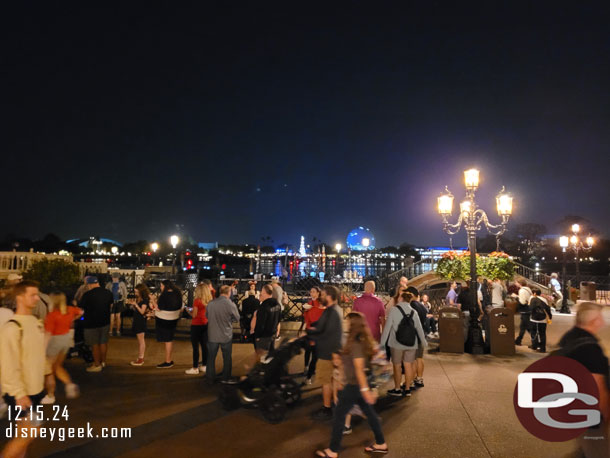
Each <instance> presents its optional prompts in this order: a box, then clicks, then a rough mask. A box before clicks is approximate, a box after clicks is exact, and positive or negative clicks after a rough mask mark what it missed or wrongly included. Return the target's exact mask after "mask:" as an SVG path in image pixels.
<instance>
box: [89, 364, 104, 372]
mask: <svg viewBox="0 0 610 458" xmlns="http://www.w3.org/2000/svg"><path fill="white" fill-rule="evenodd" d="M87 372H102V366H101V365H100V366H96V365H95V364H92V365H91V366H89V367H88V368H87Z"/></svg>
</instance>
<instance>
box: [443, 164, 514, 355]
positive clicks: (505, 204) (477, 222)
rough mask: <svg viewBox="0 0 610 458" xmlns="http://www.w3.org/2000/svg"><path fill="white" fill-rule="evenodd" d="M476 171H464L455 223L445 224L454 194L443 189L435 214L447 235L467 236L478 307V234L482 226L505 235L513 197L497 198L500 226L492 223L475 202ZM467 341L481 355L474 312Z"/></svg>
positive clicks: (477, 182)
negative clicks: (462, 233) (462, 196)
mask: <svg viewBox="0 0 610 458" xmlns="http://www.w3.org/2000/svg"><path fill="white" fill-rule="evenodd" d="M479 175H480V174H479V171H478V170H477V169H469V170H466V171H464V186H465V188H466V198H465V199H464V200H463V201H462V202H461V203H460V214H459V217H458V220H457V222H456V223H455V224H451V223H449V221H448V219H447V218H448V217H449V216H451V214H452V212H453V194H451V192H450V191H449V189H448V188H447V187H446V186H445V191H444V192H442V193H441V195H440V196H439V197H438V199H437V202H438V213H439V215H440V216H441V217H442V219H443V230H444V231H445V232H446V233H447V234H449V235H454V234H457V233H458V232H459V230H460V229H461V227H462V226H464V229H465V231H466V233H467V234H468V247H469V250H470V293H471V295H472V303H473V304H477V302H478V298H477V284H476V281H477V264H476V262H477V258H476V254H477V231H479V230H480V229H481V227H482V225H485V227H486V228H487V231H488V232H489V233H490V234H492V235H495V236H496V237H499V236H500V235H502V234H504V232H506V226H507V224H508V219H509V218H510V216H511V214H512V211H513V198H512V196H511V195H510V194H508V193H506V192H505V190H504V188H502V190H501V191H500V193H499V194H498V195H497V196H496V209H497V211H498V216H500V218H501V222H500V224H496V225H494V224H491V223H490V222H489V219H488V217H487V213H485V211H483V210H482V209H480V208H478V207H477V204H476V202H475V200H474V197H475V191H476V190H477V189H478V187H479V183H480V176H479ZM468 341H469V345H470V351H471V353H473V354H482V353H483V352H484V348H483V336H482V332H481V328H480V326H479V323H478V317H477V316H475V314H474V313H472V314H471V316H470V326H469V336H468Z"/></svg>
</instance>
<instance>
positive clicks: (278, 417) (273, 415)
mask: <svg viewBox="0 0 610 458" xmlns="http://www.w3.org/2000/svg"><path fill="white" fill-rule="evenodd" d="M260 408H261V411H262V413H263V417H264V418H265V420H267V421H268V422H269V423H273V424H275V423H280V422H281V421H282V420H284V418H285V417H286V410H287V409H286V401H284V398H283V397H282V396H281V395H280V394H278V393H276V392H274V391H269V392H268V393H267V394H266V395H265V397H264V398H263V400H262V402H261V405H260Z"/></svg>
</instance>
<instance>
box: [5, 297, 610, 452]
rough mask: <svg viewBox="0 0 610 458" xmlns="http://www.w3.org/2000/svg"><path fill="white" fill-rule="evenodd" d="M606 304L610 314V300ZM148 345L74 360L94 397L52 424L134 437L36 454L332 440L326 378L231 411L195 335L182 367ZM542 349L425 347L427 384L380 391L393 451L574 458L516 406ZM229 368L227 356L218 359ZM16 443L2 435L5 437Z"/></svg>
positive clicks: (364, 430)
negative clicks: (281, 403)
mask: <svg viewBox="0 0 610 458" xmlns="http://www.w3.org/2000/svg"><path fill="white" fill-rule="evenodd" d="M605 313H606V315H607V317H606V318H607V322H608V323H610V308H608V309H607V310H606V312H605ZM573 321H574V318H573V316H567V315H556V316H554V317H553V323H552V325H550V326H549V331H548V342H549V346H550V347H552V346H553V345H554V344H555V343H556V342H557V341H558V340H559V338H560V337H561V335H562V334H563V333H564V332H565V331H567V330H568V329H569V328H570V327H571V326H572V324H573ZM601 338H602V344H603V346H604V347H605V348H606V349H610V326H608V327H606V328H605V329H604V330H603V331H602V336H601ZM525 341H526V342H529V341H528V340H527V338H526V340H525ZM147 345H148V347H147V350H146V358H145V365H144V366H142V367H132V366H130V365H129V361H130V360H132V359H135V356H137V343H136V340H135V338H133V337H127V336H124V337H113V338H111V340H110V345H109V353H108V366H107V367H106V368H105V369H104V371H103V372H101V373H87V372H86V371H85V365H84V363H83V362H82V361H81V360H78V359H77V360H69V361H68V362H67V363H66V367H67V368H68V371H69V372H70V373H71V374H72V376H73V378H74V380H75V382H76V383H78V384H79V385H80V387H81V391H82V396H81V397H80V398H78V399H75V400H66V399H65V397H64V396H63V389H59V390H58V395H57V399H58V404H59V405H61V406H63V405H67V409H68V413H69V418H68V419H67V421H65V420H64V419H62V420H58V421H47V422H46V426H48V427H68V428H69V427H79V426H86V425H87V424H88V423H89V424H90V426H91V427H92V428H93V433H94V435H95V434H99V433H100V431H101V428H131V438H129V439H125V438H123V439H121V438H114V439H110V438H102V437H91V438H87V437H83V438H71V439H66V440H65V441H63V442H62V441H58V440H54V441H49V440H48V439H38V440H36V441H35V442H34V443H33V444H32V446H31V447H30V453H29V454H28V456H30V457H43V456H53V457H81V456H86V457H88V458H94V457H125V458H127V457H130V458H138V457H157V456H159V455H161V456H172V457H191V456H192V457H195V456H197V457H201V456H204V457H223V458H228V457H240V458H244V457H247V458H250V457H299V458H300V457H310V456H313V453H314V451H315V450H316V449H317V448H324V447H326V446H327V445H328V442H329V438H330V428H331V424H330V422H328V421H314V420H312V418H311V413H312V412H313V411H315V410H316V409H318V408H319V407H320V406H321V390H320V387H319V385H316V384H315V383H314V384H313V385H310V386H306V387H304V393H303V399H302V400H301V401H300V403H299V404H298V405H297V406H295V407H294V408H292V409H289V411H288V414H287V417H286V420H285V421H284V422H282V423H280V424H277V425H271V424H269V423H267V422H266V421H265V420H264V419H263V418H262V416H261V414H260V412H259V411H258V410H256V409H250V408H240V409H238V410H235V411H231V412H227V411H224V410H223V409H222V407H221V406H220V403H219V401H218V400H217V394H218V393H217V390H218V387H217V386H214V387H210V386H207V385H206V384H205V383H204V379H203V377H202V376H201V375H199V376H187V375H185V374H184V371H185V370H186V369H187V368H189V367H190V360H191V345H190V342H189V341H188V340H186V338H181V339H180V340H178V341H176V342H175V356H174V361H175V363H176V365H175V366H174V367H173V368H171V369H157V368H155V365H156V364H157V363H159V362H161V361H162V359H163V347H162V344H159V343H157V342H155V341H154V338H153V337H152V336H149V337H147ZM432 347H433V346H432ZM252 354H253V348H252V346H251V345H250V344H234V346H233V375H242V374H244V373H245V368H244V365H245V363H247V362H248V361H249V360H250V359H251V358H252ZM607 354H608V352H607ZM542 356H543V355H541V354H539V353H534V352H532V351H531V350H529V349H528V348H527V347H517V354H516V355H515V356H513V357H495V356H491V355H479V356H473V355H469V354H461V355H456V354H447V353H438V352H435V351H432V349H431V351H429V352H427V353H426V356H425V362H426V368H425V373H424V380H425V387H424V388H422V389H419V390H418V391H417V392H415V393H414V394H413V396H412V397H411V398H405V399H398V400H396V401H394V400H389V399H387V398H386V399H380V401H379V403H378V405H377V406H376V409H377V411H378V413H379V414H380V416H381V418H382V428H383V431H384V434H385V436H386V441H387V443H388V445H389V447H390V453H389V454H388V455H387V456H390V457H407V456H410V457H439V458H440V457H442V458H447V457H473V458H475V457H554V458H555V457H566V456H572V454H573V452H574V450H575V444H574V443H573V442H563V443H551V442H544V441H541V440H539V439H537V438H535V437H534V436H532V435H531V434H529V433H528V432H527V431H526V430H525V429H524V428H523V427H522V426H521V424H520V423H519V421H518V420H517V417H516V415H515V412H514V408H513V401H512V398H513V391H514V389H515V384H516V381H517V375H518V374H519V373H520V372H521V371H522V370H523V369H525V368H526V367H527V366H528V365H530V364H531V363H532V362H534V361H536V360H538V359H539V358H541V357H542ZM221 366H222V363H221V359H220V355H219V359H218V361H217V369H218V370H220V368H221ZM290 366H291V370H292V371H293V372H298V371H302V370H303V359H302V356H297V357H296V358H294V359H293V360H292V361H291V365H290ZM46 412H47V410H45V413H46ZM0 427H1V428H2V431H3V432H4V431H5V428H6V427H7V422H6V420H3V421H0ZM3 437H4V434H3ZM371 441H372V433H371V431H370V429H369V428H368V425H367V424H366V422H361V423H359V424H355V426H354V432H353V434H352V435H350V436H345V437H344V440H343V443H342V446H343V447H344V449H343V450H342V451H341V453H340V456H341V457H361V456H366V455H365V453H364V452H363V447H364V446H365V445H368V444H369V443H370V442H371ZM4 442H5V440H4V439H0V446H1V445H2V444H3V443H4Z"/></svg>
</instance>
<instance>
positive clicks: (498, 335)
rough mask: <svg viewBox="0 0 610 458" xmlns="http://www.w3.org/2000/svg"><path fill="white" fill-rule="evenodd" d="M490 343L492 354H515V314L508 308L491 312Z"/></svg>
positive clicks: (495, 309) (499, 308)
mask: <svg viewBox="0 0 610 458" xmlns="http://www.w3.org/2000/svg"><path fill="white" fill-rule="evenodd" d="M489 334H490V335H489V341H490V347H491V354H492V355H496V356H511V355H514V354H515V314H514V313H513V311H512V310H511V309H509V308H508V307H498V308H493V309H491V310H490V312H489Z"/></svg>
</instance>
